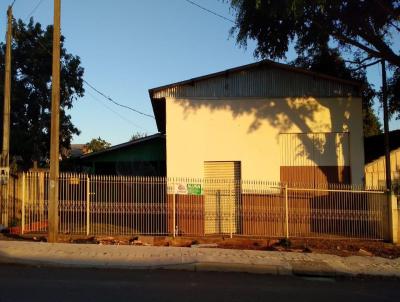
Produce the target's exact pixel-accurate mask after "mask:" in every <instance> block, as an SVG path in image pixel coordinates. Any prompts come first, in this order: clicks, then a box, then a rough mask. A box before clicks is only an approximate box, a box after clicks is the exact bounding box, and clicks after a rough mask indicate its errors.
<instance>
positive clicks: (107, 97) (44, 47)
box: [37, 40, 155, 119]
mask: <svg viewBox="0 0 400 302" xmlns="http://www.w3.org/2000/svg"><path fill="white" fill-rule="evenodd" d="M37 42H38V43H39V45H40V46H41V47H42V48H43V49H44V50H45V51H46V52H47V53H48V54H49V55H50V56H52V53H51V52H50V51H49V50H48V49H47V47H46V46H44V45H43V43H42V42H40V40H37ZM61 64H63V63H62V62H61ZM83 82H84V83H85V84H86V85H88V86H89V87H90V88H91V89H93V90H94V91H96V92H97V93H98V94H100V95H101V96H102V97H104V98H105V99H107V100H108V101H110V102H112V103H113V104H115V105H117V106H120V107H122V108H125V109H129V110H131V111H133V112H135V113H138V114H141V115H143V116H147V117H150V118H153V119H155V117H154V116H153V115H150V114H147V113H144V112H141V111H139V110H136V109H134V108H132V107H129V106H126V105H123V104H120V103H118V102H116V101H114V100H113V99H112V98H111V97H109V96H107V95H105V94H104V93H103V92H101V91H100V90H98V89H97V88H96V87H94V86H93V85H92V84H90V83H89V82H88V81H86V80H83Z"/></svg>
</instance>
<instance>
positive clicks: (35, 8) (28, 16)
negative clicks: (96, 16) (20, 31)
mask: <svg viewBox="0 0 400 302" xmlns="http://www.w3.org/2000/svg"><path fill="white" fill-rule="evenodd" d="M14 1H16V0H14ZM43 1H44V0H39V2H38V4H36V6H35V7H34V8H33V9H32V11H31V12H30V13H29V14H28V15H27V16H26V18H25V22H26V21H27V20H28V19H29V18H30V17H31V16H32V15H33V14H34V13H35V11H36V10H37V9H38V8H39V6H40V5H41V4H42V3H43Z"/></svg>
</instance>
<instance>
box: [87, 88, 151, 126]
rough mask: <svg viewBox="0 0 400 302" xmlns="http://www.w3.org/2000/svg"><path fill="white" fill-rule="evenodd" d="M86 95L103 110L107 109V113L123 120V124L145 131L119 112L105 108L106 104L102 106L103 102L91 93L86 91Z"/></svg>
mask: <svg viewBox="0 0 400 302" xmlns="http://www.w3.org/2000/svg"><path fill="white" fill-rule="evenodd" d="M87 93H88V94H89V95H90V96H91V97H92V99H93V100H94V101H96V102H98V103H99V104H100V105H102V106H103V107H104V108H106V109H108V110H109V111H111V112H112V113H114V114H115V115H117V116H118V117H120V118H121V119H122V120H124V121H125V122H127V123H129V124H131V125H132V126H135V127H136V128H140V129H142V130H146V129H145V128H143V127H141V126H139V125H137V124H136V123H134V122H132V121H131V120H130V119H128V118H126V117H125V116H123V115H122V114H120V113H119V112H117V111H115V110H114V109H112V108H111V107H109V106H107V105H106V104H104V102H102V101H100V99H98V98H97V97H96V96H95V95H94V94H93V93H91V92H89V91H87Z"/></svg>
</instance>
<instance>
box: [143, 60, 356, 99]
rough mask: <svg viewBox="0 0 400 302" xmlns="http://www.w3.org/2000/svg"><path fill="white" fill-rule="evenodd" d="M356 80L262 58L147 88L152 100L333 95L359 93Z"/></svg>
mask: <svg viewBox="0 0 400 302" xmlns="http://www.w3.org/2000/svg"><path fill="white" fill-rule="evenodd" d="M359 88H360V83H358V82H353V81H347V80H342V79H338V78H334V77H331V76H327V75H323V74H319V73H314V72H310V71H307V70H304V69H300V68H296V67H293V66H289V65H284V64H279V63H275V62H272V61H262V62H259V63H255V64H250V65H245V66H241V67H238V68H233V69H228V70H226V71H223V72H218V73H214V74H210V75H207V76H203V77H198V78H194V79H191V80H187V81H183V82H178V83H174V84H170V85H166V86H162V87H158V88H153V89H150V90H149V92H150V96H151V97H152V98H154V99H157V98H163V97H175V98H190V97H203V98H217V97H300V96H315V97H337V96H349V95H353V96H354V95H356V96H358V95H359V94H360V89H359Z"/></svg>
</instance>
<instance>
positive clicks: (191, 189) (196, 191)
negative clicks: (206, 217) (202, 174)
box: [187, 184, 203, 195]
mask: <svg viewBox="0 0 400 302" xmlns="http://www.w3.org/2000/svg"><path fill="white" fill-rule="evenodd" d="M187 192H188V194H189V195H201V194H202V193H203V192H202V190H201V184H187Z"/></svg>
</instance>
